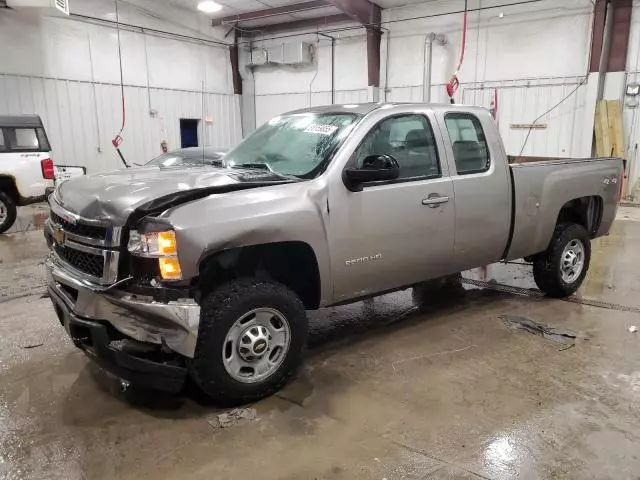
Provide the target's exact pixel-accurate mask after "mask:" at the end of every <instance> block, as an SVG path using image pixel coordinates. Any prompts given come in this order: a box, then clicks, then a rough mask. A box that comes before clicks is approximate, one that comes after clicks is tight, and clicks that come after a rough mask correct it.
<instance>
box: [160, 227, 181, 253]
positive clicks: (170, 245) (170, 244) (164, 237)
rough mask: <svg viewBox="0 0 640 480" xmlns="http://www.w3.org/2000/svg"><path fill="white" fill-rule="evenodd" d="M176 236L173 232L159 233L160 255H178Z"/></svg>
mask: <svg viewBox="0 0 640 480" xmlns="http://www.w3.org/2000/svg"><path fill="white" fill-rule="evenodd" d="M176 252H177V248H176V234H175V232H174V231H173V230H168V231H166V232H158V253H160V255H167V256H174V255H176Z"/></svg>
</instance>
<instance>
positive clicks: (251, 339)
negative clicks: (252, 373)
mask: <svg viewBox="0 0 640 480" xmlns="http://www.w3.org/2000/svg"><path fill="white" fill-rule="evenodd" d="M267 351H269V332H268V331H267V327H264V326H261V325H254V326H251V327H249V328H247V329H246V330H245V331H244V332H242V335H241V336H240V343H239V344H238V353H239V354H240V356H241V357H242V359H243V360H245V361H247V362H251V361H253V360H256V359H258V358H260V357H262V355H263V354H264V353H265V352H267Z"/></svg>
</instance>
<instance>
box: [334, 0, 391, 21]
mask: <svg viewBox="0 0 640 480" xmlns="http://www.w3.org/2000/svg"><path fill="white" fill-rule="evenodd" d="M330 3H331V4H332V5H333V6H334V7H336V8H339V9H340V10H342V11H343V12H344V13H346V14H347V15H349V16H350V17H351V18H353V19H354V20H355V21H357V22H360V23H362V24H363V25H379V24H380V7H379V6H378V5H376V4H375V3H371V2H369V1H367V0H330Z"/></svg>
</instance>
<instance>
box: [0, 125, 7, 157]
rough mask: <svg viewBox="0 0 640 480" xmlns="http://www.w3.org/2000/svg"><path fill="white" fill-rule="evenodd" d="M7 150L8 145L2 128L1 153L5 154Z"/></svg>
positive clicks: (0, 131) (0, 132)
mask: <svg viewBox="0 0 640 480" xmlns="http://www.w3.org/2000/svg"><path fill="white" fill-rule="evenodd" d="M6 149H7V144H6V143H5V141H4V132H3V131H2V129H1V128H0V152H3V151H5V150H6Z"/></svg>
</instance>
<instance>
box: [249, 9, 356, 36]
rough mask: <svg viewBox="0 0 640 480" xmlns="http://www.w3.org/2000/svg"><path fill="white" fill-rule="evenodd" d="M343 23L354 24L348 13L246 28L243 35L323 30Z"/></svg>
mask: <svg viewBox="0 0 640 480" xmlns="http://www.w3.org/2000/svg"><path fill="white" fill-rule="evenodd" d="M343 22H353V19H352V18H351V16H349V15H347V14H346V13H338V14H336V15H326V16H324V17H318V18H303V19H300V20H293V21H291V22H284V23H276V24H270V25H255V26H251V27H244V28H243V29H242V33H243V34H245V33H248V34H250V35H270V34H273V33H280V32H285V31H290V30H300V29H304V28H321V27H326V26H329V25H334V24H336V23H343Z"/></svg>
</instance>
